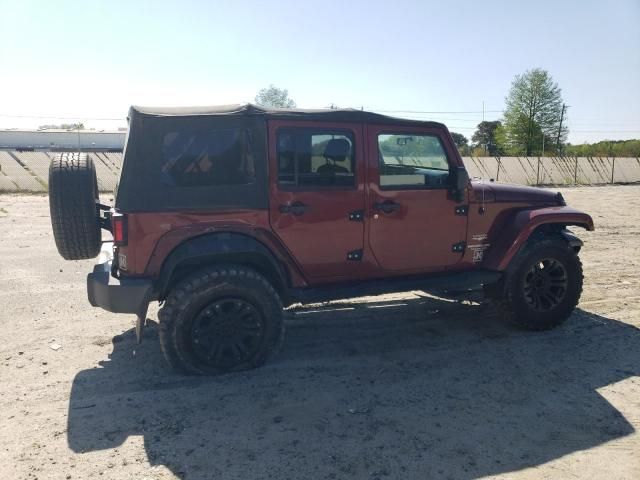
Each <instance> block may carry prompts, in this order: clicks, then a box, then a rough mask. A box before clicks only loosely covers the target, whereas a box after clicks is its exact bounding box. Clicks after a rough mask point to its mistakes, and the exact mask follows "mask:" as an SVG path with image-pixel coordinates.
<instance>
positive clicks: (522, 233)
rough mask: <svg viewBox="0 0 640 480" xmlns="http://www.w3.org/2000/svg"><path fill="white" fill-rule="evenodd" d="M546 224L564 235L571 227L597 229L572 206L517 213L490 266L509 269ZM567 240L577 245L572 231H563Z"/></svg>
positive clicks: (490, 260) (495, 251)
mask: <svg viewBox="0 0 640 480" xmlns="http://www.w3.org/2000/svg"><path fill="white" fill-rule="evenodd" d="M542 225H553V226H556V227H557V228H558V231H559V232H561V231H563V230H564V228H565V227H567V226H569V225H573V226H578V227H582V228H584V229H586V230H588V231H593V230H595V228H594V225H593V219H592V218H591V216H589V215H588V214H586V213H584V212H581V211H580V210H576V209H574V208H571V207H564V206H562V207H546V208H538V209H526V210H520V211H519V212H517V213H516V214H515V215H514V217H513V218H512V219H511V221H510V222H509V226H507V227H506V228H505V229H504V233H503V234H501V235H500V237H499V240H498V242H496V245H495V247H494V248H492V249H491V252H490V254H489V256H488V258H487V261H486V267H487V268H489V269H493V270H498V271H505V270H507V268H508V266H509V264H510V263H511V260H512V259H513V258H514V257H515V255H516V254H517V253H518V252H519V251H520V249H521V248H522V246H523V245H524V244H526V243H527V240H529V238H530V237H531V235H532V234H533V232H534V231H535V230H536V229H537V228H539V227H540V226H542ZM562 234H563V237H564V238H565V240H567V243H568V244H569V245H571V246H574V247H575V246H580V245H577V244H576V240H578V241H579V239H577V237H575V236H574V235H572V234H571V233H570V232H566V234H565V233H564V232H563V233H562Z"/></svg>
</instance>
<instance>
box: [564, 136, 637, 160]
mask: <svg viewBox="0 0 640 480" xmlns="http://www.w3.org/2000/svg"><path fill="white" fill-rule="evenodd" d="M564 153H565V154H566V155H568V156H570V157H640V140H603V141H601V142H597V143H583V144H582V145H571V144H568V145H567V146H566V147H565V149H564Z"/></svg>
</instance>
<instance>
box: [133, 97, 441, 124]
mask: <svg viewBox="0 0 640 480" xmlns="http://www.w3.org/2000/svg"><path fill="white" fill-rule="evenodd" d="M135 115H144V116H149V117H155V118H159V117H199V116H231V117H233V116H245V117H246V116H256V117H263V118H274V119H283V120H285V119H286V120H291V119H296V120H308V121H323V122H354V123H372V124H394V125H407V126H421V127H432V128H446V127H445V126H444V125H443V124H442V123H438V122H428V121H423V120H409V119H406V118H396V117H391V116H388V115H381V114H379V113H374V112H368V111H365V110H357V109H354V108H340V109H315V110H314V109H302V108H266V107H261V106H259V105H253V104H251V103H246V104H235V105H214V106H209V107H141V106H138V105H134V106H132V107H131V109H130V110H129V118H130V119H131V118H132V117H134V116H135Z"/></svg>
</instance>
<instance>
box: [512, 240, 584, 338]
mask: <svg viewBox="0 0 640 480" xmlns="http://www.w3.org/2000/svg"><path fill="white" fill-rule="evenodd" d="M527 250H528V251H527V252H526V255H525V256H524V257H523V258H522V260H521V261H520V262H518V265H517V267H516V269H515V271H514V272H513V273H512V274H511V275H510V279H509V286H508V290H509V291H508V296H509V301H510V303H511V305H512V309H513V313H514V315H515V318H514V320H515V321H516V323H518V324H520V325H524V326H526V327H527V328H531V329H534V330H545V329H548V328H551V327H553V326H555V325H557V324H559V323H561V322H562V321H564V320H565V319H566V318H567V317H569V315H571V312H572V311H573V309H574V308H575V306H576V305H577V303H578V300H579V298H580V293H581V291H582V270H581V268H580V263H579V261H578V259H577V256H576V254H575V253H574V252H573V250H571V249H570V248H569V247H568V246H567V245H566V244H564V245H563V244H561V243H560V242H554V241H552V242H542V243H541V244H540V245H539V246H536V244H533V247H532V248H529V249H527ZM545 258H550V259H554V260H556V261H559V262H560V263H562V265H563V267H564V268H565V270H566V272H567V291H566V293H565V295H564V298H563V299H562V300H561V301H560V303H559V304H558V305H557V306H556V307H554V308H553V309H551V310H549V311H542V312H540V311H536V310H534V309H532V308H531V306H530V305H529V304H528V302H527V300H526V298H525V295H524V285H525V278H526V275H527V273H528V272H529V270H530V269H531V268H532V267H533V265H535V264H536V263H538V262H540V260H542V259H545Z"/></svg>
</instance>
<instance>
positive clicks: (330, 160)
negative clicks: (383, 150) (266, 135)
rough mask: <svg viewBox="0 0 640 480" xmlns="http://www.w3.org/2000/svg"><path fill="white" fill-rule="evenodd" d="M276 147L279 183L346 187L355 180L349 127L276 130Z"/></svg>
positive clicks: (302, 185) (353, 153)
mask: <svg viewBox="0 0 640 480" xmlns="http://www.w3.org/2000/svg"><path fill="white" fill-rule="evenodd" d="M277 148H278V153H277V154H278V184H279V185H282V186H292V187H322V186H326V187H339V186H343V187H350V186H353V185H354V184H355V143H354V137H353V133H351V132H349V131H331V130H311V129H305V128H292V129H286V130H279V131H278V138H277Z"/></svg>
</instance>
